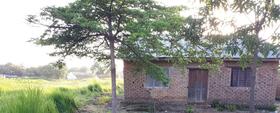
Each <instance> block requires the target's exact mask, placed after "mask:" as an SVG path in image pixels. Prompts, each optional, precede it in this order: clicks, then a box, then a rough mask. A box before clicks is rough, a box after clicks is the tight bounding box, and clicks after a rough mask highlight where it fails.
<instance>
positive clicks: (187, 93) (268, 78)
mask: <svg viewBox="0 0 280 113" xmlns="http://www.w3.org/2000/svg"><path fill="white" fill-rule="evenodd" d="M238 61H239V59H238V58H236V59H230V60H224V63H223V65H221V66H220V71H210V70H205V69H201V68H199V66H198V65H197V64H189V65H188V66H187V69H186V72H184V73H182V72H181V71H179V69H177V68H175V67H174V66H173V65H172V64H171V63H170V62H169V61H168V58H166V57H165V58H157V59H156V60H154V61H153V62H154V63H155V64H158V65H160V66H162V67H164V69H165V70H166V74H167V75H168V77H169V78H170V83H169V84H168V85H167V86H164V85H162V84H161V83H160V82H159V81H156V80H155V79H153V78H151V77H150V76H149V75H147V76H146V74H145V73H143V72H142V73H141V72H140V73H139V72H137V73H136V72H134V71H133V70H134V69H133V67H135V65H134V64H133V62H132V61H128V60H124V70H123V71H124V97H125V101H126V102H149V101H151V100H157V101H159V102H176V103H204V102H211V101H213V100H220V101H223V102H226V103H235V104H247V103H248V101H249V91H250V88H249V84H250V83H249V79H250V78H249V77H248V76H249V75H250V74H251V69H250V68H246V69H242V68H241V67H239V64H238ZM278 61H279V59H277V58H267V59H264V60H263V63H262V64H261V65H260V66H259V67H258V68H257V76H256V93H255V101H256V104H257V105H271V104H273V103H274V102H275V97H276V87H277V82H276V77H277V69H278V65H279V62H278Z"/></svg>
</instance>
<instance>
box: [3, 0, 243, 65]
mask: <svg viewBox="0 0 280 113" xmlns="http://www.w3.org/2000/svg"><path fill="white" fill-rule="evenodd" d="M73 1H74V0H5V1H4V0H3V1H1V4H0V14H1V17H0V64H5V63H7V62H12V63H15V64H21V65H24V66H39V65H45V64H48V63H50V62H54V61H56V60H57V58H55V57H50V56H48V53H51V52H52V51H53V50H52V48H50V47H41V46H37V45H35V44H33V43H30V42H27V41H28V40H30V39H31V38H32V37H38V36H40V34H41V33H42V32H43V31H44V29H43V28H41V27H38V26H37V27H36V26H32V25H30V24H28V23H27V22H26V20H25V19H26V17H27V15H30V14H38V13H39V12H40V10H41V9H42V8H44V7H46V6H52V5H56V6H63V5H66V4H67V3H69V2H73ZM157 1H161V2H162V3H164V4H166V5H169V6H171V5H188V6H192V7H193V6H195V4H194V2H193V1H195V0H157ZM184 13H190V12H184ZM184 15H187V14H184ZM227 16H232V15H230V14H229V15H224V14H223V17H225V18H227ZM239 19H242V22H244V23H246V22H248V21H246V17H244V16H243V17H239ZM247 20H248V19H247ZM225 32H226V31H225ZM93 62H94V61H93V60H90V59H78V58H68V59H67V60H66V63H67V65H68V66H70V67H74V66H89V65H91V64H92V63H93Z"/></svg>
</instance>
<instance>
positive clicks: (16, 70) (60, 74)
mask: <svg viewBox="0 0 280 113" xmlns="http://www.w3.org/2000/svg"><path fill="white" fill-rule="evenodd" d="M0 74H4V75H16V76H18V77H40V78H50V79H61V78H65V77H66V76H67V74H68V69H67V67H63V68H58V67H56V66H55V65H53V64H48V65H44V66H38V67H28V68H27V67H24V66H22V65H15V64H12V63H7V64H4V65H0Z"/></svg>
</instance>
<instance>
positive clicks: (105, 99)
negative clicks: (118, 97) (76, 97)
mask: <svg viewBox="0 0 280 113" xmlns="http://www.w3.org/2000/svg"><path fill="white" fill-rule="evenodd" d="M110 101H111V97H109V96H101V97H99V98H97V100H96V104H98V105H104V104H106V103H109V102H110Z"/></svg>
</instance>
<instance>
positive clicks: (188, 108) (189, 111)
mask: <svg viewBox="0 0 280 113" xmlns="http://www.w3.org/2000/svg"><path fill="white" fill-rule="evenodd" d="M185 112H186V113H194V110H193V107H192V106H188V107H186V109H185Z"/></svg>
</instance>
